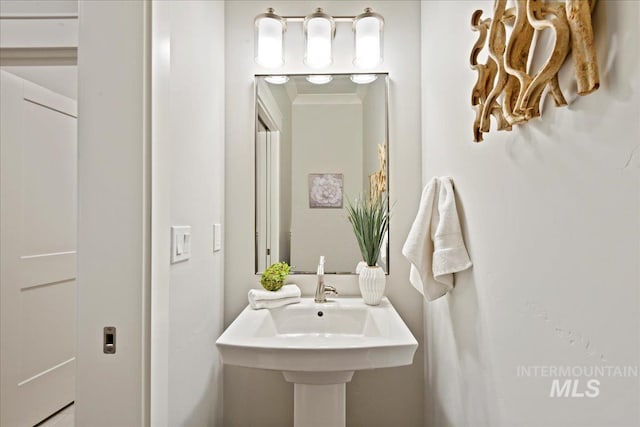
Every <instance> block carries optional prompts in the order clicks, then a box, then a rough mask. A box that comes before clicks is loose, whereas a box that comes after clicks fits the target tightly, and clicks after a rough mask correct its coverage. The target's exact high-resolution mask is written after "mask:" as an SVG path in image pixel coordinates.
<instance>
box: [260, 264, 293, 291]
mask: <svg viewBox="0 0 640 427" xmlns="http://www.w3.org/2000/svg"><path fill="white" fill-rule="evenodd" d="M290 272H291V267H290V266H289V264H287V263H286V262H276V263H275V264H271V265H270V266H269V268H267V269H266V270H265V271H264V273H262V276H261V277H260V283H261V284H262V287H263V288H265V289H266V290H268V291H277V290H278V289H280V288H281V287H282V285H283V284H284V279H286V278H287V276H288V275H289V273H290Z"/></svg>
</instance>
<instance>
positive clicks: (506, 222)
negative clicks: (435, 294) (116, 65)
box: [422, 1, 640, 427]
mask: <svg viewBox="0 0 640 427" xmlns="http://www.w3.org/2000/svg"><path fill="white" fill-rule="evenodd" d="M476 8H483V9H484V11H485V16H490V15H491V14H492V3H491V2H486V1H485V2H480V1H478V2H468V1H426V2H423V3H422V61H423V67H422V70H423V71H422V77H423V79H422V83H423V84H422V95H423V96H422V98H423V104H422V116H423V119H422V123H423V145H422V146H423V174H424V176H423V178H424V179H428V178H430V177H431V176H433V175H450V176H452V177H453V178H454V181H455V187H456V191H457V195H458V204H459V208H460V213H461V217H462V218H463V219H464V228H465V229H466V236H465V237H466V242H467V244H468V249H469V253H470V255H471V258H472V260H473V262H474V267H473V269H472V270H470V271H466V272H464V273H462V274H460V275H458V277H457V284H456V289H455V291H454V292H453V293H452V294H451V295H450V296H449V297H448V298H443V299H440V300H438V301H436V302H433V303H429V304H428V305H427V309H426V323H425V324H426V326H425V332H426V343H427V344H426V347H427V349H428V368H427V376H428V381H427V389H426V396H427V397H428V398H429V399H428V403H429V405H428V406H427V408H426V409H427V421H428V422H427V425H430V426H438V427H441V426H448V425H451V426H457V427H460V426H473V427H478V426H514V425H518V426H532V427H533V426H543V425H544V426H565V427H566V426H603V425H607V426H631V425H638V423H640V414H639V412H638V411H639V409H638V400H639V398H640V391H639V382H638V378H637V377H632V378H624V377H606V376H605V377H601V378H595V377H594V378H595V379H598V380H599V381H600V387H599V395H598V396H597V397H593V398H589V397H573V398H571V397H567V398H557V397H556V398H550V397H549V394H550V391H551V384H552V382H553V379H554V378H558V377H556V376H553V375H551V376H549V377H545V376H542V375H540V374H539V375H534V374H533V373H531V375H532V376H530V377H529V376H518V372H517V369H518V366H528V367H529V366H535V365H545V366H555V367H559V366H571V367H573V366H579V367H582V366H602V365H604V366H627V365H634V366H636V367H637V365H638V360H640V351H639V350H640V347H639V336H640V325H639V323H638V319H639V318H640V306H639V288H640V271H639V264H638V260H639V259H640V251H639V245H638V242H639V241H640V227H639V226H640V223H639V220H638V218H639V217H640V216H639V215H640V204H639V202H640V201H639V195H640V185H639V184H640V180H639V177H640V169H639V167H640V159H639V156H640V149H639V148H638V142H639V141H640V127H639V126H640V125H639V121H638V118H639V117H640V93H639V91H640V70H639V56H640V52H639V50H638V40H639V38H640V34H639V32H638V26H637V23H638V22H639V20H640V3H638V2H636V1H599V2H598V5H597V7H596V10H595V14H594V28H595V34H596V45H597V50H598V57H599V60H600V75H601V82H602V85H601V87H600V89H599V90H598V91H597V92H595V93H593V94H591V95H589V96H587V97H584V98H581V97H577V96H576V94H575V81H574V77H573V66H572V64H571V60H570V59H569V61H568V63H567V64H566V65H565V68H564V72H563V75H562V76H561V86H562V88H563V90H564V91H565V96H566V97H567V98H568V100H569V101H570V103H571V105H570V106H569V107H565V108H556V107H555V106H553V102H552V101H551V100H547V101H546V102H545V104H544V112H543V117H542V119H541V120H540V119H535V120H531V121H530V122H529V123H528V124H527V125H525V126H523V127H518V128H516V129H514V131H513V132H510V133H502V132H501V133H496V132H491V133H489V134H486V135H485V142H483V143H482V144H473V143H472V142H471V141H472V132H471V124H472V122H473V117H474V113H473V111H472V110H471V107H470V104H469V99H470V90H471V88H472V86H473V84H474V82H475V78H476V76H475V74H474V72H472V71H471V70H470V68H469V63H468V58H469V50H470V48H471V46H472V45H473V43H474V41H475V38H476V33H473V32H472V31H470V29H469V19H470V16H471V14H472V12H473V10H474V9H476ZM445 34H446V43H443V35H445ZM537 59H538V60H539V59H540V58H537ZM562 379H563V381H564V378H562ZM577 379H578V380H579V381H580V382H579V385H578V388H577V390H576V391H577V392H578V393H580V392H583V391H585V388H586V381H588V380H589V379H591V377H590V376H588V375H587V376H580V377H578V378H577Z"/></svg>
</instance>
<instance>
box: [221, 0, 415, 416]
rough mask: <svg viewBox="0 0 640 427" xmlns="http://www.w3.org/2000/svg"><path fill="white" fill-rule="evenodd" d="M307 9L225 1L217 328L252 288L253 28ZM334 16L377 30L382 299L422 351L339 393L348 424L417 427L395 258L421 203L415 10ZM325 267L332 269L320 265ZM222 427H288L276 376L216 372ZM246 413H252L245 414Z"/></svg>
mask: <svg viewBox="0 0 640 427" xmlns="http://www.w3.org/2000/svg"><path fill="white" fill-rule="evenodd" d="M317 6H318V4H317V3H314V2H311V1H289V2H285V1H273V2H266V1H230V2H227V4H226V14H225V17H226V27H225V28H226V42H225V43H226V47H227V55H226V75H227V79H226V82H227V83H226V84H227V104H226V105H227V115H226V120H227V121H226V132H227V133H226V141H227V145H226V155H225V158H226V168H227V173H226V202H225V209H226V213H227V215H226V217H227V233H226V236H227V237H228V238H227V239H226V241H225V244H226V248H227V250H226V253H225V324H226V325H228V324H229V323H231V321H233V319H234V318H235V317H236V316H237V315H238V314H239V313H240V311H241V310H242V309H243V308H244V307H245V306H246V305H247V291H248V290H249V289H251V288H255V287H257V286H259V284H258V278H257V277H256V276H255V274H254V270H253V256H254V255H253V254H254V243H253V242H254V227H253V224H254V203H253V197H254V196H253V182H254V181H253V179H254V176H253V171H254V166H253V161H254V154H253V151H254V150H253V144H254V137H253V132H254V129H253V126H252V125H251V124H252V123H253V122H254V106H253V98H254V97H253V75H254V74H255V73H264V72H266V71H267V70H265V69H262V68H259V67H258V66H257V65H255V63H254V61H253V19H254V18H255V16H256V15H257V14H259V13H262V12H264V11H265V10H266V8H267V7H274V8H275V9H276V12H277V13H280V14H283V15H306V14H308V13H310V12H312V11H313V10H314V8H315V7H317ZM321 6H322V7H324V8H325V10H326V11H327V12H328V13H331V14H335V15H355V14H358V13H360V12H362V10H363V9H364V8H365V7H367V6H372V7H373V8H374V10H376V11H378V12H379V13H381V14H382V15H383V16H384V18H385V21H386V24H385V50H384V52H385V62H384V64H383V65H382V66H381V67H380V68H379V69H377V70H375V71H377V72H384V71H388V72H389V73H390V74H389V75H390V142H389V149H390V164H391V177H390V183H391V199H392V201H396V204H395V210H394V212H393V214H392V219H391V221H392V222H391V253H390V259H391V274H390V275H389V276H388V281H387V292H386V293H387V295H388V296H389V298H390V299H391V301H392V302H393V304H394V306H395V307H396V308H397V309H398V311H399V313H400V315H401V316H402V318H403V319H404V320H405V322H406V323H407V324H408V326H409V327H410V329H411V330H412V332H413V334H414V335H415V336H416V338H417V339H418V341H419V342H420V343H421V347H420V348H419V349H418V352H417V353H416V356H415V359H414V364H413V365H412V366H408V367H404V368H397V369H383V370H378V371H361V372H358V373H356V375H355V376H354V379H353V381H352V382H350V383H349V384H348V385H347V424H349V425H367V426H389V425H398V426H400V425H401V426H403V427H404V426H407V427H409V426H422V425H423V418H424V415H423V409H422V408H423V405H424V391H423V369H422V365H423V353H422V331H423V328H422V303H421V302H420V300H419V299H418V298H416V295H417V294H416V292H415V291H414V290H413V289H412V288H411V286H410V285H409V284H408V281H407V278H408V274H409V267H408V264H407V263H406V262H405V261H404V260H403V258H402V255H401V254H400V250H401V247H402V244H403V243H404V238H405V237H406V235H407V233H408V231H409V227H410V226H411V222H412V220H413V217H414V215H415V213H416V210H417V196H418V195H419V194H420V190H421V188H420V187H421V183H420V99H419V97H418V96H416V94H417V93H419V91H420V75H419V69H420V62H419V55H420V37H419V34H420V4H419V2H415V1H387V2H378V1H370V2H362V1H327V2H324V3H322V5H321ZM352 39H353V36H352V33H351V31H350V27H349V24H348V23H338V29H337V34H336V40H335V55H334V64H333V66H332V67H331V68H330V71H331V72H337V73H339V72H353V71H354V67H353V65H352V63H351V61H352V48H353V46H352ZM285 43H286V52H287V54H286V58H285V60H286V66H285V67H284V68H283V69H282V70H280V71H281V72H282V71H284V72H287V73H307V72H309V71H310V70H308V69H307V68H305V66H304V65H303V63H302V57H303V48H302V46H303V43H302V32H301V23H292V24H290V26H289V30H288V32H287V34H286V42H285ZM327 262H328V263H329V262H331V258H330V257H328V259H327ZM294 278H295V280H296V282H297V283H298V284H300V286H301V288H302V290H303V293H304V294H305V295H308V296H310V295H312V294H313V292H314V289H315V288H314V287H315V276H313V275H307V276H295V277H294ZM332 284H334V285H336V286H337V288H338V290H339V291H340V292H341V294H343V295H348V294H351V295H356V294H358V293H359V291H358V286H357V277H356V276H352V275H349V276H336V277H332ZM224 402H225V404H224V425H225V426H227V427H231V426H249V425H260V426H283V425H291V424H292V422H293V405H292V404H293V386H292V385H291V384H288V383H286V382H285V381H284V380H283V378H282V375H281V374H280V373H279V372H267V371H259V370H252V369H246V368H239V367H231V366H225V368H224ZM249 403H250V405H251V407H250V409H251V410H247V408H248V406H247V405H248V404H249Z"/></svg>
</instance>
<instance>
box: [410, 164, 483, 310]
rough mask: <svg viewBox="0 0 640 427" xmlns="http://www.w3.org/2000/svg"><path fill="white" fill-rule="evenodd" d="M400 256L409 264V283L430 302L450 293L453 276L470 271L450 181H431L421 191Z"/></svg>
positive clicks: (435, 179) (440, 179)
mask: <svg viewBox="0 0 640 427" xmlns="http://www.w3.org/2000/svg"><path fill="white" fill-rule="evenodd" d="M402 254H403V255H404V256H405V257H406V258H407V259H408V260H409V261H410V262H411V273H410V275H409V281H410V282H411V284H412V285H413V286H414V287H415V288H416V289H417V290H418V292H420V293H421V294H422V295H424V296H425V298H426V299H427V300H429V301H432V300H434V299H436V298H440V297H441V296H443V295H444V294H446V293H447V292H449V291H450V290H451V289H453V273H456V272H459V271H463V270H466V269H467V268H469V267H471V265H472V264H471V260H470V259H469V254H468V253H467V248H466V247H465V246H464V240H463V239H462V231H461V229H460V221H459V219H458V211H457V210H456V201H455V194H454V192H453V185H452V183H451V178H449V177H442V178H437V177H434V178H432V179H431V181H429V183H428V184H427V185H426V187H425V188H424V190H423V191H422V198H421V200H420V207H419V208H418V214H417V215H416V219H415V220H414V222H413V225H412V226H411V230H410V231H409V235H408V237H407V241H406V242H405V244H404V246H403V248H402Z"/></svg>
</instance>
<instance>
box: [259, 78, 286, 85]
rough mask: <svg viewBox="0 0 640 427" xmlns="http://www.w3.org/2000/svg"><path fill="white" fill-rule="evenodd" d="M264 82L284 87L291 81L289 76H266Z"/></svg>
mask: <svg viewBox="0 0 640 427" xmlns="http://www.w3.org/2000/svg"><path fill="white" fill-rule="evenodd" d="M264 81H266V82H267V83H270V84H272V85H283V84H285V83H287V82H288V81H289V76H266V77H265V78H264Z"/></svg>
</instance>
